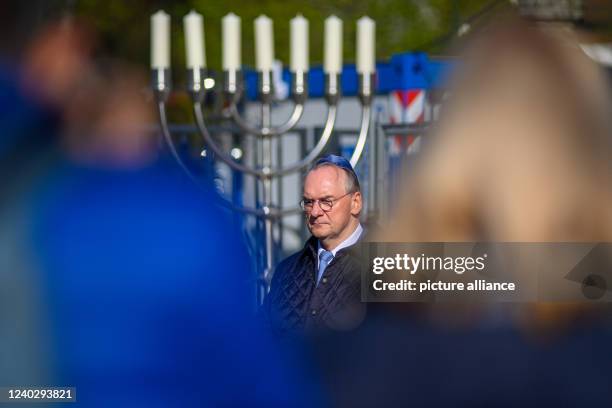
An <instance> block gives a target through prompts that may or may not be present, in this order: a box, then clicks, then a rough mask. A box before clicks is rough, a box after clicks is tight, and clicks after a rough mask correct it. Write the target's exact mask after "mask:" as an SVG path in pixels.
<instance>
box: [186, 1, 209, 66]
mask: <svg viewBox="0 0 612 408" xmlns="http://www.w3.org/2000/svg"><path fill="white" fill-rule="evenodd" d="M183 29H184V31H185V55H186V57H187V64H186V65H187V68H188V69H189V68H193V69H200V68H206V51H205V48H204V47H205V46H204V22H203V21H202V15H201V14H199V13H196V12H195V11H194V10H191V11H190V12H189V14H187V15H185V17H183Z"/></svg>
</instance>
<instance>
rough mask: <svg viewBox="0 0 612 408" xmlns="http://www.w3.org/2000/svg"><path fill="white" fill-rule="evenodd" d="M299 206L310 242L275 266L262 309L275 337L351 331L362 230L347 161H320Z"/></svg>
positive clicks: (357, 310)
mask: <svg viewBox="0 0 612 408" xmlns="http://www.w3.org/2000/svg"><path fill="white" fill-rule="evenodd" d="M301 206H302V208H303V210H304V215H305V217H306V225H307V226H308V229H309V230H310V232H311V234H312V237H310V239H308V241H307V242H306V245H305V246H304V248H303V249H302V250H301V251H299V252H297V253H296V254H293V255H291V256H290V257H288V258H287V259H285V260H283V261H282V262H281V263H280V264H279V266H278V268H277V270H276V272H275V274H274V277H273V278H272V284H271V287H270V293H269V294H268V296H267V298H266V301H265V303H264V308H263V312H264V315H265V317H266V319H267V322H268V324H269V325H270V326H271V327H272V328H273V329H274V330H275V331H277V332H280V333H285V332H305V331H308V332H310V331H316V330H318V329H346V328H350V327H353V326H355V325H356V324H358V323H359V322H360V321H361V319H362V316H363V305H362V304H361V303H360V288H361V286H360V273H359V266H360V260H359V256H358V254H357V252H358V251H356V250H355V247H354V245H355V244H356V243H357V242H358V241H359V239H360V237H361V236H362V234H363V228H362V226H361V224H360V223H359V214H360V212H361V207H362V197H361V191H360V186H359V180H358V178H357V175H356V174H355V171H354V170H353V167H352V166H351V164H350V163H349V161H348V160H346V159H345V158H343V157H340V156H335V155H328V156H325V157H323V158H321V159H319V160H318V161H317V162H316V163H315V165H314V167H313V168H312V169H311V170H310V171H309V172H308V174H307V175H306V179H305V180H304V196H303V199H302V201H301Z"/></svg>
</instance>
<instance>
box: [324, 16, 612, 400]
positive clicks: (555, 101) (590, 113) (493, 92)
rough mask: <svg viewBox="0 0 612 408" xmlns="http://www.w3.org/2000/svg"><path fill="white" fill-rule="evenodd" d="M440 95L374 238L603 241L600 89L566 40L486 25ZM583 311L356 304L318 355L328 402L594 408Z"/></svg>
mask: <svg viewBox="0 0 612 408" xmlns="http://www.w3.org/2000/svg"><path fill="white" fill-rule="evenodd" d="M498 24H499V23H498ZM450 95H451V97H450V99H449V101H448V102H447V105H446V106H445V107H444V110H443V112H442V114H441V117H440V122H439V123H438V124H437V125H436V128H435V129H434V131H433V134H432V135H431V136H430V137H431V138H430V139H428V140H427V142H426V143H425V147H424V149H423V151H422V154H421V156H420V157H419V158H418V161H417V163H415V164H414V166H413V167H411V169H410V170H411V171H410V177H408V180H406V182H405V184H404V185H403V187H402V188H403V193H404V194H403V197H402V198H401V199H400V200H399V201H398V203H397V205H396V210H395V212H394V213H393V214H392V215H391V217H390V225H389V226H388V227H387V228H386V229H385V230H383V231H382V232H381V233H380V234H379V235H378V236H376V237H374V239H375V240H376V241H387V242H445V241H467V242H478V241H502V242H503V241H518V242H558V241H587V242H588V241H595V242H597V241H611V240H612V177H611V172H610V160H611V159H612V143H611V138H610V131H611V129H612V126H611V124H610V119H611V117H612V116H611V115H610V114H611V112H612V110H611V106H612V105H611V104H610V85H609V84H608V83H607V82H606V80H605V79H604V77H603V74H602V72H601V70H600V69H599V68H598V67H597V66H596V65H595V64H594V63H593V62H592V61H590V60H589V59H588V58H587V57H586V56H585V55H584V54H583V53H582V52H581V50H580V48H579V47H578V45H577V43H576V42H575V41H574V40H573V39H572V38H571V36H570V37H569V38H568V35H567V34H566V33H562V32H561V33H560V32H555V31H549V32H543V31H541V30H540V29H538V28H537V27H535V26H533V25H530V24H527V23H524V22H519V21H512V22H506V23H505V24H500V25H499V26H498V27H496V28H491V29H489V30H487V31H486V35H483V36H481V37H480V38H476V39H475V42H474V43H473V45H472V47H471V48H469V49H468V51H467V52H466V53H465V54H464V56H463V59H462V60H461V66H460V67H459V71H458V72H457V73H456V76H455V80H454V86H453V87H451V89H450ZM425 137H428V136H425ZM599 312H600V311H599ZM597 313H598V311H597V310H595V309H590V308H588V307H587V306H584V305H578V304H527V305H491V304H488V305H487V304H463V305H461V304H453V305H442V304H439V305H424V304H419V305H416V304H393V305H391V304H370V305H368V316H367V319H366V320H365V322H364V324H363V325H361V326H360V327H359V329H358V330H356V331H354V332H352V333H350V334H347V335H335V336H330V337H329V338H328V339H327V342H326V343H325V344H324V345H323V346H322V347H319V348H318V350H320V355H319V358H318V361H319V362H320V363H321V364H322V366H323V367H324V372H325V377H326V379H327V381H328V383H329V384H330V389H332V390H333V391H332V392H333V393H334V398H335V401H336V403H337V404H338V405H342V406H353V405H363V406H367V405H370V404H379V403H380V402H382V401H384V402H387V403H393V404H396V405H406V406H408V405H413V406H465V407H474V406H495V407H515V406H540V407H541V406H551V407H555V406H605V405H610V404H612V393H611V392H610V389H609V387H607V386H606V385H605V384H607V383H608V382H609V378H610V364H612V354H611V353H610V352H609V344H610V342H612V329H610V326H609V322H606V321H605V319H597V316H598V314H597ZM599 316H600V317H602V316H601V315H599ZM534 330H535V331H534ZM332 384H333V386H332Z"/></svg>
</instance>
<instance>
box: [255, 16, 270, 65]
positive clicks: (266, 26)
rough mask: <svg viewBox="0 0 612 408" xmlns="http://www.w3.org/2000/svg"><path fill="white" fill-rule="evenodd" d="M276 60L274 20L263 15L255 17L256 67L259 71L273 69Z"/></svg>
mask: <svg viewBox="0 0 612 408" xmlns="http://www.w3.org/2000/svg"><path fill="white" fill-rule="evenodd" d="M273 61H274V36H273V34H272V20H270V18H268V17H266V16H264V15H261V16H259V17H257V18H256V19H255V67H256V68H257V70H258V71H260V72H263V71H271V70H272V63H273Z"/></svg>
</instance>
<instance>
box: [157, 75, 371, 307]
mask: <svg viewBox="0 0 612 408" xmlns="http://www.w3.org/2000/svg"><path fill="white" fill-rule="evenodd" d="M152 74H153V75H152V77H153V84H152V86H153V90H154V92H155V97H156V100H157V105H158V110H159V120H160V127H161V130H162V133H163V136H164V139H165V141H166V143H167V144H168V147H169V149H170V151H171V153H172V155H173V156H174V158H175V159H176V161H177V162H178V163H179V165H180V166H181V168H182V169H183V170H184V171H185V173H186V174H187V175H188V176H189V177H190V178H191V179H192V180H193V181H194V182H197V178H196V177H195V176H194V175H193V174H192V173H191V172H190V171H189V169H188V167H187V166H186V165H185V164H184V162H183V161H182V159H181V158H180V156H179V155H178V153H177V151H176V148H175V147H174V143H173V141H172V137H171V134H170V130H169V128H168V120H167V117H166V101H167V98H168V96H169V94H170V72H169V71H168V70H153V72H152ZM306 74H307V73H306V72H295V73H294V74H293V85H292V97H293V101H294V104H295V105H294V109H293V112H292V114H291V115H290V117H289V118H288V119H287V121H286V122H285V123H283V124H282V125H280V126H276V127H275V126H272V123H271V116H272V102H273V99H274V98H273V89H272V77H271V72H270V71H265V72H260V75H259V101H260V103H261V113H262V115H261V117H262V119H261V123H260V125H259V126H257V127H255V126H253V125H251V124H250V123H248V122H247V121H246V120H244V119H243V118H242V117H241V116H240V112H239V111H238V108H237V102H238V101H239V99H240V98H241V96H242V81H241V80H240V78H241V75H240V72H238V71H226V72H224V83H223V92H224V94H225V97H226V98H228V100H229V101H230V106H229V115H230V117H231V118H232V120H233V121H234V122H235V123H236V125H237V126H238V127H240V129H242V131H243V132H245V133H248V134H252V135H255V136H257V137H258V139H259V142H260V143H261V147H262V158H261V163H256V165H255V166H252V167H251V166H247V165H244V164H241V163H238V162H236V161H235V160H234V159H233V157H231V156H230V155H229V154H227V153H225V152H224V151H223V150H221V149H220V148H219V147H218V145H217V144H216V143H215V141H214V140H213V138H212V137H211V135H210V133H209V131H208V128H207V125H206V122H205V119H204V114H203V110H202V103H203V101H204V97H205V93H206V92H207V90H206V89H205V87H204V80H205V78H206V72H205V71H204V70H201V69H198V70H193V69H192V70H189V72H188V78H189V82H188V91H189V93H190V95H191V99H192V102H193V115H194V119H195V123H196V126H197V129H198V132H199V133H200V134H201V136H202V138H203V139H204V142H205V144H206V146H207V147H208V148H209V149H211V150H212V151H213V152H214V153H215V155H216V157H217V158H218V159H220V160H221V161H223V162H225V163H226V164H227V165H228V166H230V167H231V168H232V169H233V170H235V171H239V172H242V173H244V174H250V175H252V176H255V177H256V179H257V180H260V181H261V182H262V186H263V201H262V203H261V205H260V206H258V208H248V207H235V206H233V205H232V204H231V203H227V205H228V206H231V207H232V208H233V209H234V210H236V211H240V212H243V213H246V214H250V215H254V216H256V217H260V218H262V219H263V221H264V233H265V258H266V259H265V268H264V270H263V271H260V272H259V273H258V290H257V293H258V302H259V303H262V302H263V299H264V297H265V294H266V293H267V291H268V288H269V284H270V280H271V278H272V275H273V271H274V259H273V258H274V256H273V249H274V239H273V226H274V221H275V220H276V219H278V218H280V217H283V216H284V215H287V214H295V213H296V212H300V211H301V210H300V209H299V208H298V207H294V208H289V209H280V208H277V207H275V206H274V203H273V200H272V179H273V178H274V177H282V176H284V175H286V174H290V173H293V172H296V171H299V170H302V169H304V168H306V167H307V166H309V165H310V164H311V163H312V162H313V161H314V160H315V159H316V158H317V157H318V156H319V155H320V154H321V152H322V151H323V149H324V148H325V146H326V145H327V143H328V142H329V140H330V137H331V134H332V131H333V129H334V125H335V122H336V114H337V109H338V102H339V100H340V86H339V84H340V76H339V75H337V74H326V78H325V83H326V85H325V89H326V92H325V98H326V101H327V104H328V110H327V119H326V121H325V127H324V130H323V133H322V135H321V138H320V139H319V141H318V143H317V144H316V145H315V146H314V148H313V149H312V150H311V151H310V152H309V153H308V154H307V155H306V156H305V157H304V158H303V159H302V160H299V161H297V162H295V163H293V164H290V165H288V166H285V167H279V168H273V167H272V165H273V163H272V137H281V136H283V135H284V134H285V133H287V132H289V131H291V130H292V129H293V128H294V127H295V125H296V124H297V123H298V122H299V120H300V118H301V117H302V114H303V112H304V104H305V102H306V100H307V97H308V90H307V78H306ZM373 80H374V76H373V75H365V76H364V75H360V78H359V98H360V101H361V105H362V114H361V127H360V132H359V138H358V140H357V145H356V147H355V151H354V153H353V155H352V157H351V160H350V161H351V164H352V165H353V166H355V165H356V164H357V162H358V161H359V158H360V157H361V154H362V152H363V149H364V147H365V143H366V139H367V136H368V131H369V125H370V114H371V113H370V112H371V103H372V93H373Z"/></svg>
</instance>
